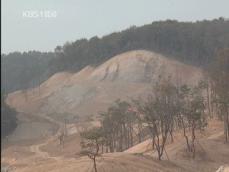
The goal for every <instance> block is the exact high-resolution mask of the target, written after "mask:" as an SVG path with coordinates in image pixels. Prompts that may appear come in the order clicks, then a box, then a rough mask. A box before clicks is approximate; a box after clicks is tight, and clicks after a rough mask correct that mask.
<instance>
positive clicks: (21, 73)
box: [1, 18, 229, 93]
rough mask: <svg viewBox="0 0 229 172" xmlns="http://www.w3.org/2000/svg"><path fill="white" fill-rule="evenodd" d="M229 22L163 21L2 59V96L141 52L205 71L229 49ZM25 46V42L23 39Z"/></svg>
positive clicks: (9, 55) (221, 20)
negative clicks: (48, 51)
mask: <svg viewBox="0 0 229 172" xmlns="http://www.w3.org/2000/svg"><path fill="white" fill-rule="evenodd" d="M228 28H229V21H228V20H224V19H223V18H219V19H215V20H211V21H208V20H204V21H197V22H178V21H174V20H167V21H159V22H153V23H151V24H147V25H144V26H141V27H135V26H133V27H130V28H129V29H126V30H123V31H121V32H115V33H112V34H109V35H106V36H103V37H101V38H98V37H97V36H95V37H93V38H91V39H89V40H87V39H80V40H77V41H75V42H72V43H66V44H65V45H63V46H57V47H56V48H55V51H54V52H50V53H42V52H36V51H30V52H24V53H19V52H14V53H10V54H7V55H2V57H1V58H2V67H3V69H2V76H3V78H2V81H3V83H2V92H6V93H9V92H12V91H15V90H21V89H27V88H31V87H35V86H37V85H39V84H41V83H42V82H43V81H45V80H47V79H48V78H49V77H50V76H51V75H53V74H55V73H57V72H62V71H73V72H77V71H79V70H81V69H83V68H84V67H86V66H88V65H91V66H98V65H100V64H102V63H103V62H105V61H107V60H108V59H110V58H112V57H113V56H115V55H117V54H120V53H123V52H126V51H130V50H137V49H145V50H150V51H154V52H157V53H160V54H163V55H166V56H168V57H170V58H175V59H176V60H178V61H181V62H184V63H188V64H192V65H197V66H205V65H207V64H208V63H209V62H211V60H212V59H213V58H214V57H215V54H216V52H217V51H218V50H219V49H221V48H224V47H229V29H228ZM22 41H23V40H22Z"/></svg>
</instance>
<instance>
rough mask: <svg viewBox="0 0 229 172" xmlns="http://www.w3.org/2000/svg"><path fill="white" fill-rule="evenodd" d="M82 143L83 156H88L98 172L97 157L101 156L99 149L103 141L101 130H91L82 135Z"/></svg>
mask: <svg viewBox="0 0 229 172" xmlns="http://www.w3.org/2000/svg"><path fill="white" fill-rule="evenodd" d="M80 136H81V138H82V141H81V147H82V151H81V155H87V156H88V157H89V158H90V159H91V160H92V161H93V166H94V170H95V172H97V164H96V157H98V156H100V154H99V148H100V143H101V141H102V140H101V139H102V130H101V128H92V129H90V130H87V131H84V132H82V133H80Z"/></svg>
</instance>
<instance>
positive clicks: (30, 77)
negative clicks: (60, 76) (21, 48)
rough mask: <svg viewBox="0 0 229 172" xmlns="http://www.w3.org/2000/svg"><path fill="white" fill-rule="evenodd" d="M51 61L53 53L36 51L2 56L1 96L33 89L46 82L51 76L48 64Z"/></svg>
mask: <svg viewBox="0 0 229 172" xmlns="http://www.w3.org/2000/svg"><path fill="white" fill-rule="evenodd" d="M53 59H54V54H53V53H41V52H37V51H30V52H27V53H20V52H14V53H9V54H8V55H2V56H1V67H2V68H1V77H2V79H1V81H2V87H1V91H2V94H7V93H9V92H13V91H15V90H21V89H27V88H31V87H35V86H37V85H38V84H40V83H41V82H43V81H44V80H46V79H47V78H48V77H49V76H50V75H51V71H50V70H49V63H50V60H53Z"/></svg>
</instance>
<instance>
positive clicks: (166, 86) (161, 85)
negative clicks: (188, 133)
mask: <svg viewBox="0 0 229 172" xmlns="http://www.w3.org/2000/svg"><path fill="white" fill-rule="evenodd" d="M175 98H176V88H175V87H174V85H173V84H172V83H171V81H170V79H166V80H160V81H159V82H158V83H157V84H156V86H155V87H154V94H153V95H150V96H149V97H148V99H147V101H146V102H145V103H144V105H143V108H142V109H143V111H144V115H145V121H146V123H147V124H148V127H149V129H150V133H151V137H152V144H153V147H154V146H155V148H156V150H157V153H158V159H159V160H161V158H162V155H163V153H164V151H165V144H166V140H167V137H168V134H169V132H170V131H172V128H173V120H174V115H175V113H176V111H175V110H176V107H175V106H176V104H175V101H174V100H175ZM160 137H161V138H160Z"/></svg>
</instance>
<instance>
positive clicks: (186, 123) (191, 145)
mask: <svg viewBox="0 0 229 172" xmlns="http://www.w3.org/2000/svg"><path fill="white" fill-rule="evenodd" d="M201 90H202V88H201V86H200V85H199V86H197V87H195V88H190V87H188V86H187V85H183V86H182V87H181V89H180V92H179V101H180V104H179V105H180V112H179V113H178V120H179V122H180V124H181V127H182V128H183V135H184V137H185V140H186V145H187V150H188V152H190V153H192V157H193V158H194V157H195V152H196V149H195V140H196V130H197V129H202V128H204V127H205V126H206V125H207V121H206V118H205V115H204V109H205V106H204V98H203V96H202V92H201Z"/></svg>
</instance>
